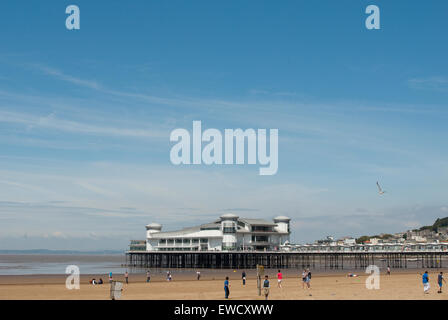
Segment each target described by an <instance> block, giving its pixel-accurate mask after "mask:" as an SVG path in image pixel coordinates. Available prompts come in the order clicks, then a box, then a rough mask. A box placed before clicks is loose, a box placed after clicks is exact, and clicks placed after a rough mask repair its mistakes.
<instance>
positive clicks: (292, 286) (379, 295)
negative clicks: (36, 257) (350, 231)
mask: <svg viewBox="0 0 448 320" xmlns="http://www.w3.org/2000/svg"><path fill="white" fill-rule="evenodd" d="M418 272H421V271H417V270H415V271H405V272H400V273H393V274H392V275H391V276H387V275H381V277H380V289H379V290H368V289H366V286H365V281H366V279H367V276H368V275H366V274H360V275H359V277H356V278H349V277H346V274H347V273H346V272H344V273H332V274H313V277H312V280H311V289H310V290H308V289H303V288H302V283H301V280H300V279H299V278H298V277H297V276H292V275H286V276H285V277H284V279H283V284H282V288H277V280H276V277H275V273H274V272H272V273H269V276H270V280H271V290H270V296H269V298H270V299H284V300H291V299H293V300H315V299H316V300H320V299H324V300H352V299H355V300H370V299H380V300H395V299H404V300H415V299H424V300H432V299H437V300H445V299H447V298H448V288H446V289H447V290H446V291H444V292H443V293H441V294H438V293H437V283H436V278H437V273H436V272H430V273H429V275H430V284H431V289H430V294H424V293H423V286H422V283H421V276H420V275H419V274H418ZM226 273H227V274H228V275H229V276H230V285H231V287H230V299H231V300H237V299H241V300H263V299H264V297H260V296H258V293H257V287H256V280H255V278H254V276H253V273H252V272H250V273H248V280H247V282H246V286H243V285H242V281H241V279H240V277H241V273H240V271H238V272H236V273H235V272H232V271H228V272H226V271H223V272H222V273H219V274H217V273H211V274H207V273H205V272H203V273H202V277H201V280H199V281H198V280H196V278H195V277H196V274H195V273H191V274H185V273H184V274H176V271H175V270H174V271H172V274H173V281H172V282H167V281H166V280H165V279H164V278H163V274H162V273H160V274H157V275H155V276H153V277H152V281H151V282H150V283H146V282H145V275H144V274H139V275H133V274H131V275H130V277H129V280H130V283H129V284H128V285H126V284H124V289H123V293H122V299H123V300H132V299H147V300H148V299H149V300H156V299H161V300H164V299H168V300H179V299H185V300H209V299H216V300H221V299H224V289H223V283H224V278H222V277H223V276H224V275H225V274H226ZM93 277H95V278H96V279H98V278H99V276H98V275H96V276H93V275H90V276H87V275H84V276H82V277H81V286H80V289H79V290H68V289H66V287H65V279H66V278H65V275H52V276H49V275H45V276H37V275H33V276H0V300H5V299H25V300H29V299H30V300H32V299H43V300H61V299H63V300H71V299H75V300H84V299H88V300H98V299H109V288H110V285H109V283H106V284H103V285H96V286H93V285H91V284H89V279H91V278H93ZM101 277H102V278H103V280H106V282H107V276H101ZM217 277H219V278H222V279H217ZM115 280H118V281H123V282H124V277H123V275H116V276H115Z"/></svg>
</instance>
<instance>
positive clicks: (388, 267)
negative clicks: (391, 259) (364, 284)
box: [387, 266, 390, 276]
mask: <svg viewBox="0 0 448 320" xmlns="http://www.w3.org/2000/svg"><path fill="white" fill-rule="evenodd" d="M387 275H388V276H390V266H387Z"/></svg>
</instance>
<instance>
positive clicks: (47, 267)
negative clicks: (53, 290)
mask: <svg viewBox="0 0 448 320" xmlns="http://www.w3.org/2000/svg"><path fill="white" fill-rule="evenodd" d="M124 263H125V256H124V255H70V254H67V255H63V254H61V255H59V254H58V255H56V254H55V255H37V254H36V255H34V254H24V255H13V254H11V255H9V254H5V255H4V254H2V255H0V275H32V274H65V269H66V267H67V266H68V265H77V266H78V267H79V269H80V272H81V274H107V273H109V272H113V273H124V272H125V271H126V268H125V267H122V264H124Z"/></svg>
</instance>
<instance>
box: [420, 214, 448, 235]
mask: <svg viewBox="0 0 448 320" xmlns="http://www.w3.org/2000/svg"><path fill="white" fill-rule="evenodd" d="M441 227H448V217H445V218H441V219H440V218H439V219H437V220H436V222H434V224H433V225H432V226H423V227H421V228H420V229H416V230H415V231H417V230H418V231H422V230H427V229H431V230H432V231H434V232H437V228H441Z"/></svg>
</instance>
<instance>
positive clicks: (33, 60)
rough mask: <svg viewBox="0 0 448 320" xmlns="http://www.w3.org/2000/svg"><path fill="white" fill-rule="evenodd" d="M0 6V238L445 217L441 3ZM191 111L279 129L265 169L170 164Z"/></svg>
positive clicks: (302, 227)
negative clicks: (373, 14) (373, 10)
mask: <svg viewBox="0 0 448 320" xmlns="http://www.w3.org/2000/svg"><path fill="white" fill-rule="evenodd" d="M70 4H76V5H78V6H79V8H80V10H81V29H80V30H76V31H69V30H67V29H66V28H65V18H66V16H67V15H66V14H65V8H66V6H68V5H70ZM369 4H375V5H377V6H378V7H379V8H380V10H381V29H380V30H367V29H366V28H365V26H364V22H365V18H366V17H367V15H366V14H365V13H364V11H365V8H366V7H367V5H369ZM1 7H2V8H1V10H0V39H1V46H0V221H1V223H0V238H1V241H0V249H9V248H13V249H32V248H43V247H45V248H50V249H82V250H91V249H125V248H126V245H127V244H128V240H129V239H131V238H137V239H138V238H142V237H144V225H145V224H147V223H150V222H159V223H161V224H163V226H164V229H165V230H168V229H174V228H179V227H184V226H189V225H192V224H197V223H203V222H208V221H210V220H213V219H215V218H216V217H217V216H219V215H220V214H222V213H224V212H228V211H231V212H234V213H236V214H239V215H240V216H245V217H263V218H266V219H271V218H272V217H274V216H276V215H279V214H282V215H288V216H290V217H291V218H292V219H293V225H292V231H293V235H292V240H293V241H296V242H310V241H313V240H315V239H317V238H322V237H324V236H326V235H329V234H332V235H334V236H345V235H352V236H360V235H363V234H375V233H380V232H399V231H404V230H407V229H410V228H414V227H417V226H420V225H422V224H431V223H432V222H433V221H434V220H435V218H437V217H444V216H448V203H447V201H446V194H447V191H448V190H447V186H446V181H447V178H448V160H447V159H448V158H447V155H448V152H447V149H446V141H447V138H448V130H447V120H448V114H447V101H448V100H447V99H448V64H447V63H446V56H447V53H448V43H447V41H446V33H447V30H446V28H447V27H446V14H447V12H448V3H446V1H431V2H429V3H428V2H425V1H412V2H409V1H393V2H392V1H381V0H376V1H348V0H344V1H337V2H336V1H320V2H319V3H318V4H317V3H316V2H313V1H282V3H281V4H280V3H278V2H275V1H169V2H160V1H132V2H129V3H123V2H118V1H112V3H110V2H109V1H81V0H80V1H75V2H67V1H45V2H32V3H29V2H28V1H4V2H3V3H2V5H1ZM193 120H201V121H202V125H203V127H204V128H217V129H219V130H224V129H225V128H243V129H245V128H267V129H269V128H276V129H278V130H279V169H278V173H277V174H276V175H275V176H259V175H258V165H257V166H253V165H252V166H249V165H246V166H209V167H207V166H173V165H172V164H171V162H170V160H169V152H170V149H171V146H172V145H173V144H172V143H170V141H169V135H170V132H171V131H172V130H173V129H176V128H187V129H189V130H191V126H192V121H193ZM377 180H378V181H380V183H381V184H382V186H383V188H384V189H385V190H386V191H387V193H386V194H385V195H384V196H381V197H380V196H379V195H378V193H377V189H376V185H375V182H376V181H377Z"/></svg>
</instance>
